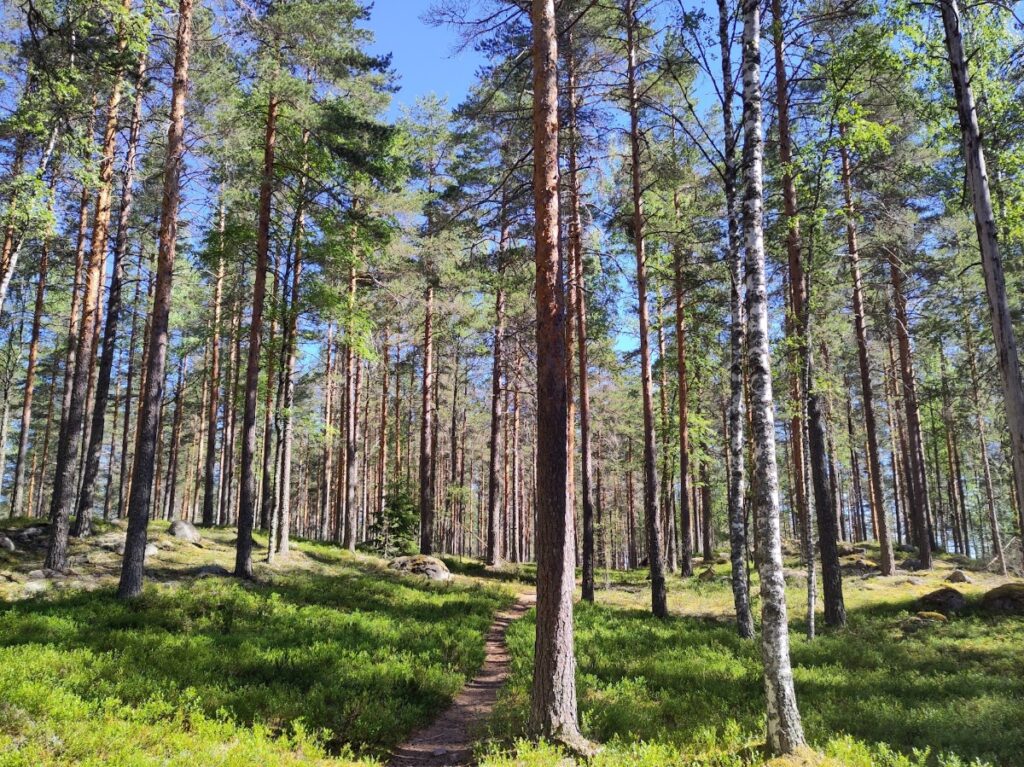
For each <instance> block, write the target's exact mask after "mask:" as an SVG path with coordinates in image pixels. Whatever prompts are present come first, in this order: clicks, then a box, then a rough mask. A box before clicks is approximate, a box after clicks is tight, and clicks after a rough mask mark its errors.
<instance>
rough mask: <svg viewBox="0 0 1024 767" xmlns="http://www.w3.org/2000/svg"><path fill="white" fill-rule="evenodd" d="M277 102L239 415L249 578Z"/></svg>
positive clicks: (243, 561) (270, 117)
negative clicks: (241, 409)
mask: <svg viewBox="0 0 1024 767" xmlns="http://www.w3.org/2000/svg"><path fill="white" fill-rule="evenodd" d="M280 106H281V105H280V101H279V99H278V96H277V94H276V93H271V95H270V99H269V102H268V104H267V121H266V132H265V134H264V140H263V178H262V180H261V181H260V196H259V207H258V209H257V210H258V214H257V222H256V269H255V273H254V275H253V288H252V315H251V317H250V320H249V350H248V356H247V358H246V367H245V408H244V410H243V414H242V456H241V470H242V478H241V487H240V488H239V503H238V542H237V545H236V548H235V575H237V576H238V577H240V578H251V577H252V529H253V525H254V524H255V521H256V407H257V404H256V400H257V397H258V395H259V382H260V344H261V342H262V338H263V303H264V299H265V298H266V293H267V260H268V256H269V252H270V216H271V209H270V206H271V198H272V196H273V192H274V160H275V151H276V148H277V118H278V114H279V112H280Z"/></svg>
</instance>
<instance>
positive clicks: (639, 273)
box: [624, 0, 668, 618]
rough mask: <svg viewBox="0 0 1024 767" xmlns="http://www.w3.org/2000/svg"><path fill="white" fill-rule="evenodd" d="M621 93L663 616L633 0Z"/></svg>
mask: <svg viewBox="0 0 1024 767" xmlns="http://www.w3.org/2000/svg"><path fill="white" fill-rule="evenodd" d="M624 16H625V24H626V92H627V98H628V101H629V142H630V158H631V160H630V161H631V164H632V172H631V176H632V185H633V189H632V193H633V247H634V251H635V255H636V292H637V302H638V305H639V308H638V319H639V323H640V384H641V397H642V401H643V418H644V429H643V439H644V449H643V469H644V515H645V523H646V527H647V561H648V563H649V565H650V571H651V611H652V612H653V613H654V615H655V616H656V617H658V618H664V617H667V616H668V594H667V591H666V587H665V561H664V554H663V545H662V524H661V512H660V508H659V505H658V471H657V465H656V463H657V462H656V456H655V437H654V432H655V427H654V391H653V390H654V382H653V380H652V375H651V349H650V319H649V307H648V305H647V254H646V252H645V246H644V227H645V223H646V220H645V216H644V208H643V191H642V190H643V181H642V171H641V169H640V142H641V138H640V99H639V95H638V90H637V87H638V86H637V81H636V70H637V40H636V36H637V26H638V22H637V18H636V10H635V8H634V6H633V0H625V6H624Z"/></svg>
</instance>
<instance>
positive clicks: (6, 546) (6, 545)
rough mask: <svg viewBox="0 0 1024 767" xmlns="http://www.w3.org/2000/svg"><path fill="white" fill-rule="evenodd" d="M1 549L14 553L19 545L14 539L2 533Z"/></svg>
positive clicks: (0, 539) (0, 537)
mask: <svg viewBox="0 0 1024 767" xmlns="http://www.w3.org/2000/svg"><path fill="white" fill-rule="evenodd" d="M0 549H3V550H4V551H9V552H11V553H14V552H15V551H16V550H17V547H16V546H15V545H14V541H12V540H11V539H10V538H8V537H7V536H6V535H0Z"/></svg>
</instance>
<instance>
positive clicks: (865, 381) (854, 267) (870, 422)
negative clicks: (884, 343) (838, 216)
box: [839, 125, 896, 575]
mask: <svg viewBox="0 0 1024 767" xmlns="http://www.w3.org/2000/svg"><path fill="white" fill-rule="evenodd" d="M839 135H840V137H843V136H845V128H844V127H843V126H842V125H840V128H839ZM839 151H840V158H841V163H842V166H841V167H842V182H843V196H844V201H845V205H846V242H847V249H848V254H849V257H850V276H851V279H852V280H853V326H854V331H855V332H856V336H857V362H858V365H859V366H860V388H861V399H862V401H863V403H864V430H865V431H866V432H867V439H868V471H869V473H870V477H871V493H870V498H871V511H872V519H875V520H877V527H876V530H875V533H876V535H877V536H878V545H879V548H880V554H881V556H880V562H879V568H880V569H881V572H882V575H895V574H896V563H895V562H894V561H893V554H892V541H891V540H890V539H889V523H888V515H887V514H886V512H885V493H884V492H883V490H882V462H881V460H880V459H879V451H878V427H877V425H876V419H875V403H874V391H873V389H872V384H871V362H870V360H869V359H868V333H867V327H866V324H865V319H864V288H863V284H862V281H861V274H860V252H859V248H858V246H857V225H856V223H855V221H856V219H855V211H854V207H853V184H852V179H851V170H850V154H849V151H848V150H847V148H846V145H845V144H841V145H840V148H839Z"/></svg>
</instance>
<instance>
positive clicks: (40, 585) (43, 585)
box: [21, 580, 50, 597]
mask: <svg viewBox="0 0 1024 767" xmlns="http://www.w3.org/2000/svg"><path fill="white" fill-rule="evenodd" d="M49 588H50V582H49V581H41V580H39V581H37V580H30V581H29V582H28V583H26V584H25V585H24V586H23V587H22V592H21V593H22V594H24V595H25V596H27V597H32V596H35V595H36V594H42V593H43V592H44V591H46V590H47V589H49Z"/></svg>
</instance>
